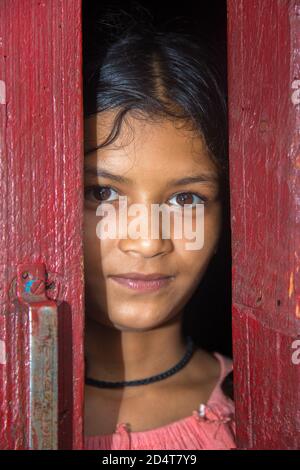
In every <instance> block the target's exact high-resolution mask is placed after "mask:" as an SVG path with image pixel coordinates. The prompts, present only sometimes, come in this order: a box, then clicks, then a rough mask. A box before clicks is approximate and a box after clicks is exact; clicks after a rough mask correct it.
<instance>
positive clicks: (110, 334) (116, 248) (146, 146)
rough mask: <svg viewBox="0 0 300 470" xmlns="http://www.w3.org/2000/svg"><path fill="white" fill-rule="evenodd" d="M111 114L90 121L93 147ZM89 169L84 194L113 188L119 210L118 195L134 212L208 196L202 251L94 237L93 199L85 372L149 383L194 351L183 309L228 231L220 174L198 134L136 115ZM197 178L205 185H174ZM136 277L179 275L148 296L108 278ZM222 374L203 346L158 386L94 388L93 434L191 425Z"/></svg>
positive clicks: (92, 157) (88, 398)
mask: <svg viewBox="0 0 300 470" xmlns="http://www.w3.org/2000/svg"><path fill="white" fill-rule="evenodd" d="M113 117H114V111H105V112H104V113H101V114H97V115H93V116H91V117H89V118H88V119H86V121H85V149H86V150H89V149H91V148H93V147H95V146H96V145H97V144H99V143H100V142H102V141H103V138H105V137H106V136H107V134H108V132H109V130H110V128H111V126H112V119H113ZM85 165H86V171H85V188H90V187H91V186H95V185H99V186H103V185H106V186H109V187H110V188H111V190H108V192H106V193H105V202H110V203H111V204H113V205H114V206H115V207H117V200H118V196H119V195H126V196H127V198H128V205H129V204H131V203H144V204H147V206H148V205H150V204H151V203H156V204H161V203H168V204H176V205H177V206H178V205H179V204H180V202H177V201H178V200H177V199H176V196H174V195H177V194H178V193H180V194H182V193H184V194H186V193H187V194H188V195H189V198H188V199H187V203H188V204H190V203H195V202H196V203H201V201H202V202H203V199H201V196H203V197H205V198H207V202H206V204H205V209H204V246H203V247H202V248H201V249H199V250H187V249H186V248H185V243H186V242H187V241H189V240H186V239H184V238H182V239H179V240H178V239H174V238H172V236H171V237H170V238H169V239H163V238H159V239H151V238H150V237H149V238H147V239H131V238H128V239H121V238H119V239H118V238H116V239H113V240H111V239H106V240H100V239H99V238H98V237H97V235H96V225H97V223H98V222H99V216H97V215H96V207H97V205H98V204H99V202H100V200H99V198H98V199H97V198H96V197H95V194H96V195H97V193H95V192H89V193H87V194H86V197H85V208H84V258H85V282H86V330H85V356H86V358H87V363H88V369H87V375H88V376H89V377H92V378H94V379H98V380H110V381H124V380H135V379H138V378H145V377H149V376H152V375H155V374H158V373H160V372H162V371H164V370H166V369H169V368H170V367H172V366H173V365H175V364H176V363H177V362H178V361H179V360H180V359H181V358H182V357H183V355H184V353H185V351H186V344H185V342H184V340H183V339H182V335H181V327H182V316H183V314H184V307H185V305H186V303H187V302H188V300H189V299H190V298H191V296H192V295H193V293H194V292H195V290H196V288H197V286H198V285H199V282H200V281H201V279H202V277H203V275H204V273H205V271H206V268H207V266H208V264H209V262H210V260H211V257H212V256H213V254H214V251H215V249H216V247H217V243H218V240H219V236H220V231H221V212H222V211H221V201H220V199H219V181H218V177H217V175H218V172H217V168H216V167H215V164H214V163H213V161H212V159H211V158H210V156H209V153H208V152H207V150H206V146H205V144H204V141H203V139H202V137H201V136H200V135H199V134H198V133H195V132H193V131H192V130H189V129H187V128H185V127H182V126H180V125H178V123H177V124H175V123H174V122H171V121H170V120H167V119H161V120H160V121H158V120H157V121H155V122H154V121H153V122H152V121H151V120H149V119H143V120H141V119H137V118H136V116H134V115H128V116H127V117H126V121H125V122H124V124H123V126H122V129H121V133H120V135H119V137H118V139H117V140H116V141H115V142H114V143H113V144H111V145H109V146H107V147H104V148H102V149H99V150H97V151H94V152H92V153H90V154H87V156H86V159H85ZM97 167H98V168H101V169H102V170H103V169H105V170H106V171H109V172H110V173H112V174H115V175H119V176H123V177H126V178H127V179H129V180H130V181H126V182H120V181H115V180H111V179H109V178H108V177H103V176H95V175H92V174H91V172H90V171H89V170H93V169H94V170H95V169H96V168H97ZM199 174H201V175H202V179H201V181H198V182H189V183H186V184H184V185H180V186H179V185H176V184H175V183H172V185H171V184H169V183H170V182H171V180H178V179H181V178H183V177H185V176H191V175H193V176H195V175H199ZM203 175H204V177H203ZM213 176H214V177H215V179H213V178H212V177H213ZM98 194H99V192H98ZM191 194H192V196H191ZM193 194H196V196H194V197H193ZM191 197H192V199H190V198H191ZM133 271H136V272H141V273H153V272H161V273H164V274H169V275H174V279H173V281H172V283H170V285H168V286H167V287H165V288H163V289H160V290H159V291H155V292H147V293H145V292H143V293H140V292H136V291H135V292H133V291H132V290H131V289H128V288H126V287H124V286H120V285H117V284H116V283H114V281H112V280H111V278H109V277H108V276H109V275H110V274H119V273H125V272H133ZM199 314H201V306H199ZM219 376H220V366H219V362H218V360H217V359H216V358H215V357H214V356H213V355H212V354H210V353H208V352H206V351H204V350H202V349H201V348H199V349H197V350H196V351H195V353H194V354H193V356H192V358H191V360H190V361H189V362H188V364H187V365H186V366H185V367H184V368H183V369H181V371H179V372H177V373H176V374H174V375H173V376H171V377H168V378H167V379H164V380H162V381H159V382H154V383H152V384H148V385H142V386H134V387H123V388H122V389H100V388H96V387H92V386H88V385H86V386H85V417H84V419H85V421H84V425H85V434H86V435H88V436H92V435H99V434H110V433H112V432H114V430H115V427H116V424H117V423H119V422H126V423H129V424H130V429H131V431H133V432H135V431H145V430H148V429H153V428H157V427H160V426H163V425H165V424H168V423H170V422H173V421H177V420H179V419H182V418H185V417H186V416H189V415H190V414H191V412H192V410H194V409H198V407H199V404H200V403H206V402H207V401H208V399H209V397H210V395H211V392H212V390H213V389H214V387H215V385H216V383H217V380H218V379H219ZM145 410H146V411H145Z"/></svg>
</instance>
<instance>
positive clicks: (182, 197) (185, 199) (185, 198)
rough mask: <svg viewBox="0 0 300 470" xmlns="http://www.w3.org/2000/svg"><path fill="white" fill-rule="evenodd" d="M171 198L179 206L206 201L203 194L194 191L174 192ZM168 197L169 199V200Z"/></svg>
mask: <svg viewBox="0 0 300 470" xmlns="http://www.w3.org/2000/svg"><path fill="white" fill-rule="evenodd" d="M171 199H175V200H176V202H177V203H178V204H179V205H180V206H181V207H184V206H185V205H186V206H193V205H195V204H204V203H205V201H207V198H206V197H204V196H201V197H200V196H199V195H198V194H196V193H178V194H175V196H173V197H172V198H171ZM171 199H170V200H171ZM197 199H198V200H197Z"/></svg>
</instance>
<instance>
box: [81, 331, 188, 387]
mask: <svg viewBox="0 0 300 470" xmlns="http://www.w3.org/2000/svg"><path fill="white" fill-rule="evenodd" d="M194 350H195V343H194V342H193V339H192V338H191V337H190V336H188V337H187V350H186V353H185V355H184V356H183V358H182V359H181V360H180V361H179V362H178V364H176V365H175V366H174V367H171V369H168V370H166V371H165V372H162V373H160V374H157V375H153V376H152V377H147V378H145V379H139V380H128V381H124V382H108V381H105V380H96V379H91V378H89V377H86V378H85V383H86V385H93V386H94V387H98V388H118V387H131V386H135V385H146V384H150V383H152V382H157V381H158V380H163V379H166V378H167V377H170V375H173V374H175V373H176V372H178V371H179V370H181V369H182V368H183V367H184V366H185V365H186V364H187V363H188V361H189V360H190V358H191V357H192V354H193V352H194Z"/></svg>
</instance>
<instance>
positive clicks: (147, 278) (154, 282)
mask: <svg viewBox="0 0 300 470" xmlns="http://www.w3.org/2000/svg"><path fill="white" fill-rule="evenodd" d="M109 278H110V279H112V280H113V281H114V282H116V283H117V284H119V285H121V286H123V287H125V288H128V289H131V290H134V291H138V292H154V291H158V290H160V289H162V288H163V287H167V286H168V285H169V284H170V283H171V281H172V280H174V278H175V276H166V275H160V274H152V275H141V274H137V273H135V274H132V273H131V274H126V275H115V276H109Z"/></svg>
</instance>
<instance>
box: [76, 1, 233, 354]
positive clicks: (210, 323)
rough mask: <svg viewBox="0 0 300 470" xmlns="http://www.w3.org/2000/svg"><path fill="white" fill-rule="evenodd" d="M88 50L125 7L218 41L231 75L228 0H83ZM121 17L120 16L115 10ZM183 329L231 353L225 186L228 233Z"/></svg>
mask: <svg viewBox="0 0 300 470" xmlns="http://www.w3.org/2000/svg"><path fill="white" fill-rule="evenodd" d="M82 9H83V55H84V59H85V58H86V57H88V56H89V55H92V51H93V44H96V43H97V44H101V43H103V44H105V37H103V31H102V29H101V27H100V26H101V24H100V21H101V18H102V19H103V17H104V15H105V12H107V11H108V10H109V11H114V12H115V13H116V15H118V12H120V11H122V15H123V17H124V15H125V16H127V18H128V21H129V22H130V21H134V20H132V15H133V16H134V18H136V19H137V21H144V22H145V23H147V21H151V22H152V23H153V24H154V25H155V27H157V28H158V29H160V30H164V31H178V32H180V31H183V32H185V31H188V32H192V33H193V34H196V35H199V36H200V37H201V38H202V39H203V40H204V41H209V42H210V43H213V45H214V46H215V48H216V49H217V51H218V53H219V60H220V62H221V65H222V69H223V70H224V80H225V81H226V76H227V73H226V72H227V70H226V66H227V56H226V51H227V43H226V37H227V34H226V32H227V14H226V1H224V0H208V1H207V0H202V1H199V0H198V1H190V0H186V1H185V2H180V3H178V4H176V3H175V2H170V1H164V2H162V1H161V0H160V1H154V0H151V1H139V2H136V1H134V2H133V1H124V0H122V1H103V0H101V1H98V2H91V1H87V0H86V1H83V4H82ZM116 18H117V16H116ZM183 328H184V332H185V333H187V334H190V335H191V336H192V337H193V338H194V340H195V342H196V343H197V344H198V345H199V346H200V347H202V348H204V349H206V350H208V351H219V352H221V353H224V354H226V355H228V356H232V339H231V238H230V206H229V191H228V192H226V201H225V207H224V223H223V234H222V238H221V240H220V245H219V249H218V252H217V255H216V256H214V257H213V259H212V261H211V263H210V265H209V267H208V269H207V272H206V274H205V276H204V278H203V280H202V282H201V284H200V286H199V288H198V290H197V292H196V293H195V294H194V296H193V297H192V299H191V300H190V302H189V303H188V304H187V306H186V313H185V318H184V324H183Z"/></svg>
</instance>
